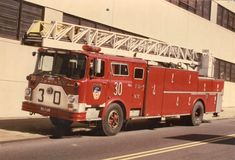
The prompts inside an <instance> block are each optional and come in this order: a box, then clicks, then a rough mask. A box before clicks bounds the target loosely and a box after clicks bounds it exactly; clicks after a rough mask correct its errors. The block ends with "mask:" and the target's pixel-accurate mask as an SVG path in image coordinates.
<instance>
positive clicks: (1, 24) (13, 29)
mask: <svg viewBox="0 0 235 160" xmlns="http://www.w3.org/2000/svg"><path fill="white" fill-rule="evenodd" d="M19 8H20V1H19V0H1V1H0V36H1V37H4V38H10V39H17V31H18V24H19V15H20V13H19Z"/></svg>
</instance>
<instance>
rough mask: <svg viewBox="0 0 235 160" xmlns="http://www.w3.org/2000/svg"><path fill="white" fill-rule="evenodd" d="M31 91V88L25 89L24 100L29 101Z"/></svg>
mask: <svg viewBox="0 0 235 160" xmlns="http://www.w3.org/2000/svg"><path fill="white" fill-rule="evenodd" d="M31 95H32V90H31V88H26V89H25V92H24V98H25V100H31Z"/></svg>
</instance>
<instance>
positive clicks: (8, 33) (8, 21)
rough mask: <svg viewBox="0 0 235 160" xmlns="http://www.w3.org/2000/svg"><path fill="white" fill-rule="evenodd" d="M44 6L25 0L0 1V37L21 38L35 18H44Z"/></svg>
mask: <svg viewBox="0 0 235 160" xmlns="http://www.w3.org/2000/svg"><path fill="white" fill-rule="evenodd" d="M43 16H44V8H43V7H41V6H38V5H35V4H31V3H28V2H24V1H23V0H1V1H0V37H4V38H10V39H17V40H19V39H20V38H21V37H22V36H23V35H24V33H25V32H26V31H27V30H28V28H29V27H30V25H31V24H32V22H33V20H43Z"/></svg>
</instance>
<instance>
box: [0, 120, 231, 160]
mask: <svg viewBox="0 0 235 160" xmlns="http://www.w3.org/2000/svg"><path fill="white" fill-rule="evenodd" d="M234 147H235V119H225V120H213V121H211V122H209V123H203V124H202V125H200V126H198V127H191V126H183V125H181V124H180V123H169V124H167V125H162V126H161V127H157V126H154V127H153V126H152V125H149V122H145V121H141V122H132V123H131V124H129V125H128V126H127V128H126V130H125V131H122V132H121V133H119V134H118V135H116V136H112V137H105V136H98V135H96V134H94V132H93V131H89V130H83V131H80V130H76V128H74V129H73V132H71V133H70V134H69V135H68V136H64V137H63V138H62V139H53V137H51V136H46V137H41V138H36V139H29V140H22V141H11V142H2V143H0V159H1V160H16V159H17V160H18V159H22V160H26V159H27V160H31V159H32V160H46V159H50V160H58V159H59V160H83V159H86V160H87V159H88V160H97V159H107V160H108V159H109V160H116V159H126V160H127V159H144V160H148V159H152V160H155V159H163V160H168V159H169V160H172V159H174V160H189V159H190V160H192V159H197V160H208V159H213V160H217V159H218V160H228V159H234V157H235V152H234Z"/></svg>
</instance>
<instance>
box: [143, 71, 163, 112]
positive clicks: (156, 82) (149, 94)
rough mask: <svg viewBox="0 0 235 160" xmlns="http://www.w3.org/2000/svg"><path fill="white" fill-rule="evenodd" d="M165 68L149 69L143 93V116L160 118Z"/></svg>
mask: <svg viewBox="0 0 235 160" xmlns="http://www.w3.org/2000/svg"><path fill="white" fill-rule="evenodd" d="M164 76H165V68H158V67H149V69H148V74H147V86H146V92H145V106H144V107H145V110H144V115H145V116H160V115H161V110H162V104H163V89H164Z"/></svg>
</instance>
